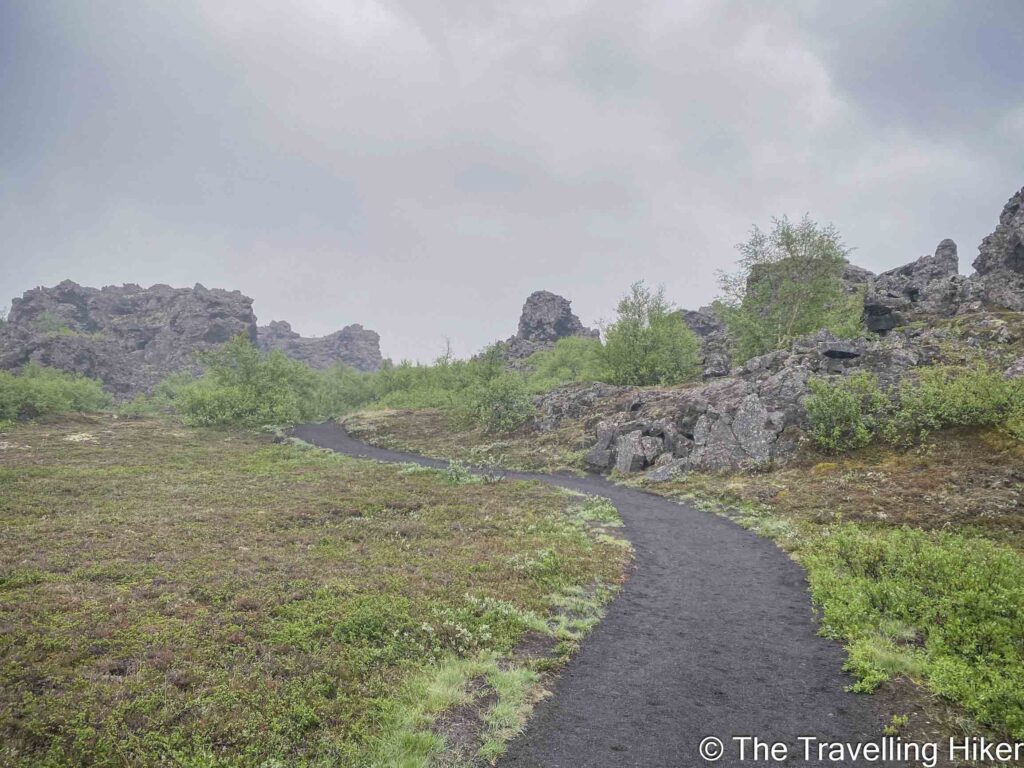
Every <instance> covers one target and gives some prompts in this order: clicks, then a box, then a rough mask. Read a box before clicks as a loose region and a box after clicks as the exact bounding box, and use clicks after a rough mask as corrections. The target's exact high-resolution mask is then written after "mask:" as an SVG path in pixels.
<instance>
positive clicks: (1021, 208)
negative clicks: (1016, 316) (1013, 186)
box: [971, 189, 1024, 312]
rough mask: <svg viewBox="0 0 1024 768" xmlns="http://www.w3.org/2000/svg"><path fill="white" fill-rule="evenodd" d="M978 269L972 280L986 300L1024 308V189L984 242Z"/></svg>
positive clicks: (1011, 199) (1016, 309) (996, 303)
mask: <svg viewBox="0 0 1024 768" xmlns="http://www.w3.org/2000/svg"><path fill="white" fill-rule="evenodd" d="M974 269H975V272H976V274H974V275H972V276H971V280H972V282H974V283H975V284H976V285H977V289H978V292H979V293H980V295H981V298H982V299H983V300H984V301H986V302H987V303H989V304H993V305H996V306H1000V307H1005V308H1006V309H1012V310H1015V311H1017V312H1021V311H1024V189H1021V190H1020V191H1019V192H1017V193H1016V194H1015V195H1014V196H1013V197H1011V198H1010V200H1009V201H1008V202H1007V203H1006V205H1005V206H1004V208H1003V212H1002V214H1001V215H1000V216H999V225H998V226H997V227H996V229H995V232H993V233H992V234H991V235H988V236H987V237H986V238H985V239H984V240H982V241H981V245H980V246H978V258H976V259H975V260H974Z"/></svg>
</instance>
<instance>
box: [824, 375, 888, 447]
mask: <svg viewBox="0 0 1024 768" xmlns="http://www.w3.org/2000/svg"><path fill="white" fill-rule="evenodd" d="M808 386H809V387H810V390H811V395H810V397H808V398H807V401H806V407H807V416H808V419H809V420H810V433H811V437H812V438H813V440H814V442H815V443H816V444H817V445H818V447H819V448H821V449H823V450H825V451H827V452H829V453H842V452H843V451H850V450H854V449H856V448H863V447H864V446H865V445H867V444H868V443H870V442H871V440H872V439H873V438H874V435H875V427H876V423H877V418H878V414H879V413H881V412H882V411H883V409H884V408H885V406H886V405H887V404H888V401H887V399H886V397H885V395H883V394H882V392H881V390H880V389H879V388H878V379H877V378H875V377H874V376H873V375H871V374H869V373H858V374H855V375H853V376H849V377H847V378H845V379H842V380H840V381H838V382H836V383H834V384H833V383H831V382H829V381H826V380H824V379H811V380H810V381H809V382H808Z"/></svg>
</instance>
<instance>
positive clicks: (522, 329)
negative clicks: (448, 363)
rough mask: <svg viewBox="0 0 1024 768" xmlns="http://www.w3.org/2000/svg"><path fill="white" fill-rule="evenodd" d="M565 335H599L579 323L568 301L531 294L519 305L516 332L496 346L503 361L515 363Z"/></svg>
mask: <svg viewBox="0 0 1024 768" xmlns="http://www.w3.org/2000/svg"><path fill="white" fill-rule="evenodd" d="M569 336H582V337H584V338H588V339H597V338H600V333H599V332H598V331H596V330H594V329H591V328H587V327H585V326H584V325H583V323H581V322H580V319H579V318H578V317H577V316H576V315H574V314H573V312H572V306H571V303H570V302H569V300H568V299H566V298H564V297H562V296H559V295H557V294H554V293H551V292H550V291H535V292H534V293H531V294H530V296H529V298H527V299H526V303H525V304H523V312H522V314H521V315H520V317H519V331H518V332H517V333H516V335H515V336H512V337H510V338H509V339H507V340H506V341H503V342H499V343H500V345H501V347H502V352H503V353H504V355H505V357H506V359H508V360H511V361H516V360H522V359H524V358H527V357H529V356H530V355H532V354H533V353H534V352H539V351H540V350H542V349H550V348H551V347H552V346H554V344H555V342H556V341H558V340H559V339H564V338H567V337H569Z"/></svg>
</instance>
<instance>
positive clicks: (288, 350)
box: [257, 320, 384, 371]
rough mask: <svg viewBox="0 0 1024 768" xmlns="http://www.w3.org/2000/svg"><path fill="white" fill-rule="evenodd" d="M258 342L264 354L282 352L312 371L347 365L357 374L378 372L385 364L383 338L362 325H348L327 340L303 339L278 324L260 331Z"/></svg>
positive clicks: (285, 325)
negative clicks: (381, 350)
mask: <svg viewBox="0 0 1024 768" xmlns="http://www.w3.org/2000/svg"><path fill="white" fill-rule="evenodd" d="M257 342H258V344H259V347H260V349H262V350H263V351H264V352H268V351H270V350H272V349H278V350H280V351H282V352H284V353H285V354H286V355H288V357H291V358H293V359H295V360H300V361H302V362H304V363H306V364H307V365H309V366H310V367H312V368H321V369H323V368H331V367H333V366H335V365H345V366H348V367H349V368H355V369H356V370H357V371H376V370H379V369H380V367H381V366H382V365H383V364H384V358H383V357H381V353H380V335H378V334H377V332H376V331H371V330H368V329H366V328H363V326H361V325H359V324H354V325H346V326H345V327H344V328H342V329H341V330H340V331H335V332H334V333H330V334H328V335H326V336H316V337H303V336H300V335H299V334H298V333H296V332H295V331H293V330H292V327H291V325H290V324H289V323H287V322H285V321H283V320H275V321H273V322H271V323H270V324H269V325H264V326H260V327H259V328H258V329H257Z"/></svg>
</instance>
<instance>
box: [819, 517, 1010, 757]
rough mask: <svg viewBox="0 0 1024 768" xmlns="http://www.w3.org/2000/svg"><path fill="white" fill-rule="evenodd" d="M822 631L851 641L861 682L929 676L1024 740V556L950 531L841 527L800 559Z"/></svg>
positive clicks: (982, 716)
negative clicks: (819, 612)
mask: <svg viewBox="0 0 1024 768" xmlns="http://www.w3.org/2000/svg"><path fill="white" fill-rule="evenodd" d="M801 561H802V562H803V563H804V564H805V565H806V566H807V568H808V573H809V580H810V585H811V594H812V596H813V598H814V601H815V602H816V603H817V604H818V605H819V606H821V609H822V612H823V616H822V620H823V629H824V630H825V632H826V633H827V634H830V635H831V636H834V637H837V638H843V639H845V640H846V641H847V642H849V643H850V650H851V653H850V665H849V666H850V669H851V670H852V671H853V672H855V673H856V674H857V676H858V677H859V678H860V681H861V682H860V684H859V685H858V688H859V689H861V690H870V689H871V688H872V687H874V685H877V684H878V683H879V682H881V681H882V680H885V679H887V678H889V677H891V676H892V675H893V674H898V673H908V672H909V673H911V674H912V675H913V674H914V673H915V672H916V673H918V674H923V675H924V676H926V677H927V678H928V681H929V683H930V685H931V687H932V688H933V689H934V690H935V691H937V692H938V693H939V694H941V695H944V696H947V697H949V698H950V699H952V700H953V701H955V702H958V703H960V704H961V705H963V706H964V707H965V708H966V709H967V711H968V712H970V713H971V714H972V715H973V716H974V717H976V718H977V719H978V720H980V721H981V722H983V723H985V724H987V725H990V726H994V727H997V728H1000V729H1004V728H1005V729H1006V730H1008V731H1009V732H1010V733H1011V734H1012V735H1013V736H1014V737H1015V738H1022V737H1024V560H1022V558H1021V556H1020V555H1019V554H1018V553H1017V552H1015V551H1014V550H1012V549H1010V548H1008V547H1005V546H1001V545H998V544H995V543H993V542H990V541H987V540H983V539H975V538H969V537H967V536H963V535H959V534H950V533H929V532H924V531H919V530H912V529H891V528H890V529H870V528H866V527H861V526H857V525H853V524H844V525H840V526H838V527H837V528H835V529H834V530H832V531H830V533H829V535H825V536H821V537H820V539H818V540H817V541H816V544H815V546H813V547H807V550H806V552H805V553H803V554H802V555H801Z"/></svg>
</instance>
